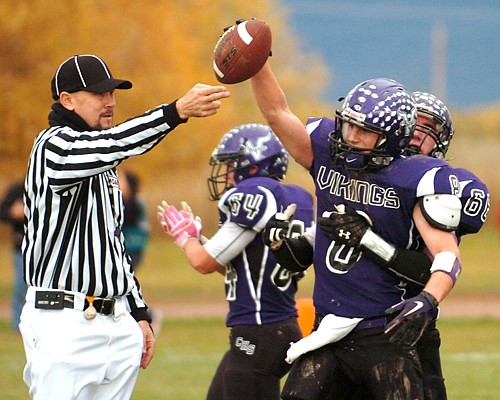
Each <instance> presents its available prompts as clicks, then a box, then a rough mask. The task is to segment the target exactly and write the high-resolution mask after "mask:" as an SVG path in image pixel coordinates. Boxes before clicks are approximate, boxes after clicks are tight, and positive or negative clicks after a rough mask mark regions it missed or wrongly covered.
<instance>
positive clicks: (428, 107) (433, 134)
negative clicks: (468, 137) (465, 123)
mask: <svg viewBox="0 0 500 400" xmlns="http://www.w3.org/2000/svg"><path fill="white" fill-rule="evenodd" d="M411 95H412V97H413V100H414V102H415V106H416V108H417V115H419V116H424V117H427V118H429V119H430V120H431V121H433V123H434V126H433V127H431V126H428V125H426V124H421V123H417V125H416V128H415V130H416V131H419V132H421V133H422V134H423V137H422V140H421V142H420V144H419V145H414V144H408V147H407V148H406V149H405V153H406V154H408V155H414V154H421V153H422V150H421V148H422V145H423V144H424V142H425V141H427V140H432V141H434V146H433V149H432V151H431V152H430V153H429V154H427V155H428V156H430V157H434V158H440V159H444V158H445V156H446V153H447V151H448V149H449V147H450V142H451V139H453V134H454V132H455V131H454V128H453V122H452V119H451V114H450V112H449V111H448V108H447V107H446V106H445V104H444V103H443V102H442V101H441V100H439V99H438V98H437V97H436V96H434V95H433V94H431V93H427V92H418V91H417V92H413V93H412V94H411Z"/></svg>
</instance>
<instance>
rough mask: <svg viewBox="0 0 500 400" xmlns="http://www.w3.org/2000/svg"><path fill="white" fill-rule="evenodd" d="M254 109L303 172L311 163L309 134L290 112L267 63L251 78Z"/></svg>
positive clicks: (283, 94)
mask: <svg viewBox="0 0 500 400" xmlns="http://www.w3.org/2000/svg"><path fill="white" fill-rule="evenodd" d="M251 83H252V90H253V93H254V96H255V99H256V100H257V105H258V106H259V108H260V111H261V113H262V115H263V116H264V118H265V119H266V121H267V123H268V124H269V125H270V126H271V128H272V130H273V131H274V133H276V135H277V136H278V137H279V139H280V140H281V142H282V143H283V145H284V146H285V148H286V149H287V150H288V152H289V153H290V154H291V156H292V157H293V158H294V159H295V161H297V162H298V163H299V164H300V165H302V166H303V167H304V168H306V169H310V168H311V165H312V161H313V154H312V144H311V140H310V138H309V134H308V133H307V130H306V128H305V126H304V124H303V123H302V122H301V121H300V119H299V118H298V117H297V116H296V115H295V114H294V113H293V112H292V111H291V110H290V108H289V107H288V103H287V100H286V96H285V93H284V92H283V90H282V89H281V87H280V85H279V82H278V80H277V79H276V76H275V75H274V73H273V72H272V70H271V67H270V65H269V63H268V62H266V64H265V65H264V67H263V68H262V69H261V70H260V71H259V72H258V73H257V74H255V75H254V76H253V77H252V78H251Z"/></svg>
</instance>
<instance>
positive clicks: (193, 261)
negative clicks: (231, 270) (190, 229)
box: [184, 240, 226, 275]
mask: <svg viewBox="0 0 500 400" xmlns="http://www.w3.org/2000/svg"><path fill="white" fill-rule="evenodd" d="M184 252H185V253H186V258H187V260H188V262H189V264H190V265H191V266H192V267H193V268H194V269H195V270H196V271H198V272H199V273H201V274H211V273H213V272H218V273H220V274H221V275H225V274H226V268H225V267H224V266H223V265H221V264H219V263H218V262H217V260H215V258H213V257H212V256H211V255H210V254H208V252H207V250H206V249H205V247H204V246H203V245H202V244H201V243H200V242H199V241H197V240H188V241H187V242H186V244H185V246H184Z"/></svg>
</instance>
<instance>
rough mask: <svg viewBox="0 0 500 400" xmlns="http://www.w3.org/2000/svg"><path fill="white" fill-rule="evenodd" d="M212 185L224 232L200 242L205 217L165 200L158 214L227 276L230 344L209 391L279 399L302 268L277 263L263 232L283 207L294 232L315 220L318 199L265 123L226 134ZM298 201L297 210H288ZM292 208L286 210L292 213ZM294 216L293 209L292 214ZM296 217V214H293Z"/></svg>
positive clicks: (295, 329)
mask: <svg viewBox="0 0 500 400" xmlns="http://www.w3.org/2000/svg"><path fill="white" fill-rule="evenodd" d="M210 165H211V166H212V174H211V176H210V178H209V179H208V185H209V190H210V195H211V199H212V200H218V209H219V223H220V227H219V230H218V231H217V233H216V234H215V235H214V236H213V237H212V238H211V239H210V240H206V239H205V240H202V241H203V242H204V243H203V244H202V243H201V242H200V240H199V239H200V233H201V221H200V220H199V219H197V218H193V216H192V215H190V212H189V211H188V212H186V211H184V210H181V211H178V210H177V209H176V208H175V207H174V206H172V205H168V204H163V206H162V207H161V208H160V213H159V219H160V223H161V224H162V226H163V227H164V229H165V231H166V232H167V233H168V234H170V235H172V236H173V237H174V239H175V241H176V243H177V244H178V245H179V246H180V247H181V248H182V249H183V250H184V253H185V255H186V258H187V260H188V262H189V263H190V265H191V266H192V267H193V268H195V269H196V270H197V271H199V272H200V273H202V274H208V273H212V272H220V273H221V274H223V275H224V277H225V279H224V282H225V288H226V299H227V301H228V303H229V312H228V314H227V320H226V324H227V326H228V327H230V328H231V332H230V346H229V350H228V351H227V352H226V354H225V355H224V357H223V358H222V360H221V362H220V364H219V366H218V368H217V371H216V373H215V376H214V377H213V380H212V383H211V385H210V388H209V390H208V395H207V399H208V400H221V399H222V400H223V399H227V400H245V399H248V400H255V399H264V400H267V399H269V400H271V399H273V400H277V399H278V398H279V393H280V379H281V378H282V377H283V376H284V375H285V374H286V373H287V372H288V370H289V368H290V365H288V364H287V363H286V362H285V356H286V351H287V349H288V346H289V343H290V342H294V341H297V340H299V339H300V338H301V337H302V334H301V331H300V328H299V325H298V322H297V311H296V308H295V300H294V299H295V293H296V291H297V284H298V280H299V279H300V278H301V277H302V276H303V274H302V273H290V272H289V271H288V270H286V269H284V268H283V267H281V266H280V265H279V264H277V263H276V261H275V259H274V257H273V256H272V254H271V252H270V251H269V248H268V247H266V246H265V245H264V242H263V238H262V235H261V232H262V230H263V229H264V227H265V224H266V222H267V221H268V220H269V219H270V218H271V217H272V216H273V215H275V214H276V213H277V212H280V213H281V214H278V215H282V216H283V219H284V220H286V221H287V224H288V223H289V225H290V227H291V229H290V231H289V234H290V235H296V236H298V235H301V234H302V233H303V232H304V230H305V229H306V228H308V227H310V226H311V225H312V221H313V219H314V215H313V199H312V196H311V194H309V193H308V192H307V191H306V190H305V189H302V188H300V187H298V186H295V185H285V184H284V183H282V182H281V180H282V179H283V178H284V177H285V173H286V171H287V166H288V153H287V152H286V150H285V149H284V148H283V145H282V144H281V142H280V141H279V139H278V138H277V137H276V135H275V134H274V133H273V131H272V130H271V129H270V128H269V127H268V126H265V125H261V124H246V125H241V126H238V127H235V128H234V129H231V130H230V131H229V132H227V133H226V134H225V135H224V136H223V138H222V140H221V141H220V143H219V145H218V146H217V148H216V149H215V150H214V151H213V153H212V156H211V159H210ZM292 203H293V204H295V205H296V207H295V209H294V210H291V209H289V208H288V206H289V205H291V204H292ZM285 211H286V213H285ZM292 214H293V215H292ZM292 217H293V218H292Z"/></svg>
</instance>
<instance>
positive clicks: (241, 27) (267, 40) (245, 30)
mask: <svg viewBox="0 0 500 400" xmlns="http://www.w3.org/2000/svg"><path fill="white" fill-rule="evenodd" d="M271 42H272V39H271V29H270V28H269V25H268V24H267V22H265V21H263V20H260V19H250V20H247V21H243V22H241V23H239V24H236V25H233V26H231V27H230V28H229V29H228V30H226V32H224V34H223V35H222V36H221V37H220V39H219V41H218V42H217V44H216V45H215V49H214V65H213V66H214V72H215V76H216V77H217V80H218V81H219V82H222V83H229V84H232V83H238V82H243V81H244V80H247V79H249V78H251V77H252V76H253V75H255V74H256V73H257V72H259V71H260V69H261V68H262V67H263V66H264V64H265V63H266V60H267V58H268V57H269V54H270V52H271Z"/></svg>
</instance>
